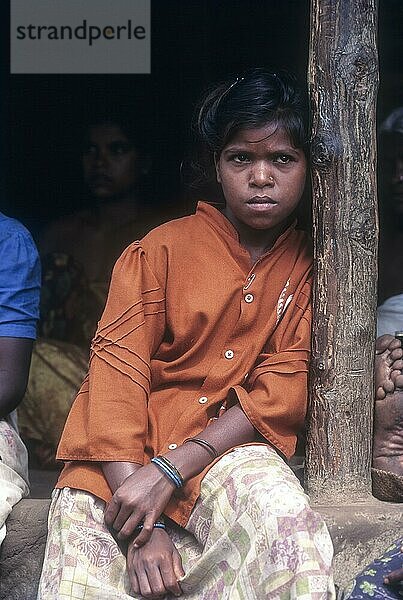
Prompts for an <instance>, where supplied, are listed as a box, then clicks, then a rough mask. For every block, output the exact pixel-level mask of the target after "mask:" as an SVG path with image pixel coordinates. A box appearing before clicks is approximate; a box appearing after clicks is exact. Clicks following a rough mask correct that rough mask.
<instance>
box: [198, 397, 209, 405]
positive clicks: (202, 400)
mask: <svg viewBox="0 0 403 600" xmlns="http://www.w3.org/2000/svg"><path fill="white" fill-rule="evenodd" d="M207 401H208V398H207V396H202V397H201V398H199V403H200V404H206V402H207Z"/></svg>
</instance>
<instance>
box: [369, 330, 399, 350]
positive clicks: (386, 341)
mask: <svg viewBox="0 0 403 600" xmlns="http://www.w3.org/2000/svg"><path fill="white" fill-rule="evenodd" d="M396 342H397V345H396ZM375 347H376V353H377V354H382V352H384V351H385V350H387V349H389V350H393V349H394V348H400V347H401V343H400V341H399V340H397V339H396V338H395V337H393V335H389V334H388V333H386V334H385V335H381V336H380V337H379V338H377V340H376V344H375Z"/></svg>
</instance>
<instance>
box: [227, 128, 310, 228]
mask: <svg viewBox="0 0 403 600" xmlns="http://www.w3.org/2000/svg"><path fill="white" fill-rule="evenodd" d="M306 166H307V165H306V158H305V154H304V151H303V150H302V149H300V148H295V147H294V146H293V144H292V142H291V140H290V138H289V136H288V134H287V133H286V132H285V131H284V129H282V128H276V127H275V126H273V125H267V126H264V127H259V128H256V129H242V130H240V131H239V132H237V133H236V134H235V135H234V136H233V137H232V139H231V140H230V141H229V142H228V144H227V145H226V146H225V147H224V148H223V150H222V152H221V153H220V156H219V157H218V160H216V172H217V181H218V182H219V183H220V184H221V187H222V191H223V194H224V197H225V201H226V208H225V210H224V213H225V215H226V216H227V218H228V219H229V220H230V221H231V222H232V224H233V225H234V226H235V228H237V229H238V226H239V225H241V226H242V227H244V226H245V225H246V226H247V227H248V228H250V229H260V230H262V229H266V230H267V229H272V228H275V227H277V226H278V225H280V224H281V223H283V222H284V221H286V220H287V218H288V217H289V216H290V215H291V214H292V213H293V211H294V210H295V208H296V207H297V205H298V202H299V200H300V198H301V196H302V193H303V191H304V186H305V175H306Z"/></svg>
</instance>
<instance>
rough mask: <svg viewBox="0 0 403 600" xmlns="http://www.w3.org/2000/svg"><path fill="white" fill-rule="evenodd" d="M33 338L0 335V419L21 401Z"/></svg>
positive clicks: (26, 379) (26, 380)
mask: <svg viewBox="0 0 403 600" xmlns="http://www.w3.org/2000/svg"><path fill="white" fill-rule="evenodd" d="M32 345H33V340H30V339H24V338H12V337H0V419H4V418H5V417H6V416H7V415H8V414H9V413H10V412H12V411H13V410H14V409H15V408H17V406H18V405H19V403H20V402H21V400H22V398H23V396H24V394H25V390H26V387H27V382H28V374H29V366H30V362H31V352H32Z"/></svg>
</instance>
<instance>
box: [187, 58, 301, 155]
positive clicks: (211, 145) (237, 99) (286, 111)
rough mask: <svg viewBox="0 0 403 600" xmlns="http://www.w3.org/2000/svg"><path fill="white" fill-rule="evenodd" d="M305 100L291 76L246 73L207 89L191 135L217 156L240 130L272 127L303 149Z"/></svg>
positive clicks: (262, 71) (258, 70) (257, 70)
mask: <svg viewBox="0 0 403 600" xmlns="http://www.w3.org/2000/svg"><path fill="white" fill-rule="evenodd" d="M307 114H308V111H307V96H306V93H304V92H303V91H302V89H301V88H300V86H299V85H298V84H297V81H296V79H295V78H294V76H293V75H291V74H289V73H286V72H278V73H272V72H270V71H268V70H267V69H265V68H255V69H250V70H248V71H246V72H245V73H243V74H242V75H239V76H238V77H236V78H232V79H230V80H227V81H224V82H222V83H220V84H219V85H217V86H215V87H214V88H213V89H211V90H210V91H209V92H208V93H207V94H206V95H205V97H204V98H203V99H202V102H201V104H200V106H199V108H198V110H197V112H196V116H195V119H194V124H193V127H194V132H195V134H196V136H197V137H198V139H199V142H201V143H202V144H204V145H205V146H206V147H207V148H208V149H209V150H210V151H211V152H213V153H214V152H215V153H218V154H219V153H220V152H221V151H222V149H223V148H224V146H225V145H226V144H227V143H228V142H229V140H230V139H231V137H232V136H233V135H234V134H235V133H236V132H237V131H239V130H240V129H246V128H248V129H252V128H254V127H262V126H264V125H267V124H273V125H275V126H277V127H281V128H283V129H284V130H285V131H286V132H287V134H288V135H289V137H290V140H291V142H292V143H293V144H294V146H295V147H297V148H305V147H306V146H307V141H308V139H307V138H308V135H307V129H308V128H307Z"/></svg>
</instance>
